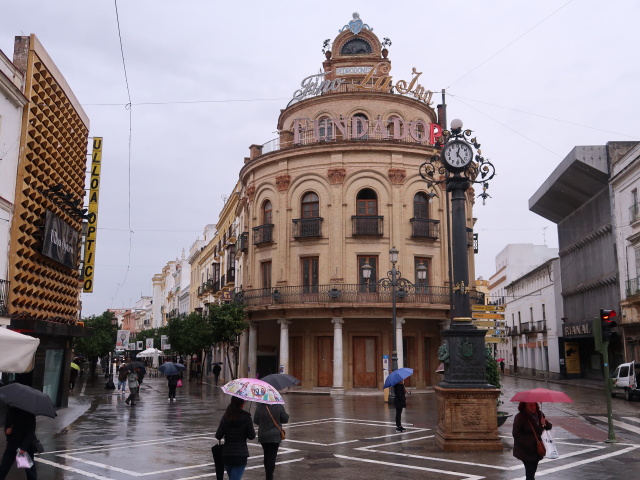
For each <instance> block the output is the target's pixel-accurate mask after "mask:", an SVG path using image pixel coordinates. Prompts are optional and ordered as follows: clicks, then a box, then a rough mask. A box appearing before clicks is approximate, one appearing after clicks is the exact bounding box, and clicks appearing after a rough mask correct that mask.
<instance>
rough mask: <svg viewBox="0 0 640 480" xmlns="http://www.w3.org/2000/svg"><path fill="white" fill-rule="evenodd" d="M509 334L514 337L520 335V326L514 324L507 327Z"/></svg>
mask: <svg viewBox="0 0 640 480" xmlns="http://www.w3.org/2000/svg"><path fill="white" fill-rule="evenodd" d="M507 335H509V336H512V337H515V336H516V335H518V326H517V325H514V326H513V327H507Z"/></svg>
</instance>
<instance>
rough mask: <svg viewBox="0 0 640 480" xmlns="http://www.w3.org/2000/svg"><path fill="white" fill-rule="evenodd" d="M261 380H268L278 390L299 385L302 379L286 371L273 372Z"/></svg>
mask: <svg viewBox="0 0 640 480" xmlns="http://www.w3.org/2000/svg"><path fill="white" fill-rule="evenodd" d="M260 380H262V381H263V382H267V383H268V384H269V385H271V386H272V387H274V388H275V389H276V390H283V389H285V388H287V387H293V386H294V385H298V384H299V383H300V380H298V379H297V378H296V377H294V376H291V375H287V374H286V373H272V374H271V375H267V376H266V377H262V378H261V379H260Z"/></svg>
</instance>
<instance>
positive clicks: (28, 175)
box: [8, 35, 89, 323]
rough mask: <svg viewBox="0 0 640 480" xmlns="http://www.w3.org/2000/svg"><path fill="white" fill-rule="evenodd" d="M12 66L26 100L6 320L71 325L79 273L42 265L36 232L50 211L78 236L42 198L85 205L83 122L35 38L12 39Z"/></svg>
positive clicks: (48, 263)
mask: <svg viewBox="0 0 640 480" xmlns="http://www.w3.org/2000/svg"><path fill="white" fill-rule="evenodd" d="M14 64H15V65H16V66H17V67H18V68H19V69H20V70H21V71H23V72H24V73H25V76H26V86H25V96H26V97H27V98H28V99H29V104H28V105H27V106H26V107H25V109H24V114H23V120H22V138H21V140H20V159H19V165H18V172H17V183H16V199H15V212H14V216H13V225H12V227H11V242H10V258H11V262H10V266H9V281H10V290H9V301H8V303H9V314H10V315H12V316H18V317H20V318H23V319H36V320H46V321H54V322H60V323H75V322H76V321H77V318H78V311H79V292H80V287H81V284H80V282H79V280H78V270H77V268H76V269H73V268H67V267H64V266H62V265H61V264H59V263H56V262H54V261H53V260H50V259H48V258H46V257H44V256H43V255H42V254H41V253H40V252H41V248H42V235H41V226H42V223H43V218H44V215H45V211H46V210H50V211H52V212H53V213H55V214H56V215H57V216H59V217H60V218H62V219H63V220H64V221H65V222H66V223H68V224H69V225H71V226H72V227H73V228H74V229H76V230H77V231H78V232H80V231H81V221H80V220H78V219H77V218H73V217H72V216H70V215H69V214H68V213H66V212H65V211H63V210H62V209H61V208H60V207H58V206H56V204H55V203H54V202H53V201H52V200H51V199H49V198H47V196H46V195H45V194H44V193H43V192H44V191H45V190H47V189H50V188H51V187H54V186H56V185H61V186H62V191H63V192H64V193H65V194H67V195H69V196H70V199H71V201H72V202H73V201H75V202H77V203H78V204H79V205H80V206H81V205H82V203H83V201H84V195H85V192H84V186H85V170H86V159H87V140H88V134H89V120H88V118H87V116H86V114H85V113H84V111H83V110H82V107H81V106H80V104H79V103H78V101H77V100H76V98H75V96H74V95H73V92H72V91H71V89H70V88H69V85H67V83H66V81H65V80H64V78H63V77H62V75H61V73H60V72H59V71H58V70H57V68H56V67H55V65H54V63H53V61H52V60H51V59H50V58H49V56H48V55H47V53H46V51H45V50H44V48H43V47H42V45H41V44H40V42H39V41H38V39H37V38H36V37H35V35H31V36H29V37H17V38H16V45H15V54H14Z"/></svg>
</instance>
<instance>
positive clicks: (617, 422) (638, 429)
mask: <svg viewBox="0 0 640 480" xmlns="http://www.w3.org/2000/svg"><path fill="white" fill-rule="evenodd" d="M591 418H595V419H596V420H600V421H601V422H604V423H609V420H608V419H607V417H591ZM613 424H614V425H615V426H616V427H620V428H623V429H625V430H629V431H630V432H634V433H640V427H636V426H634V425H629V424H628V423H624V422H621V421H620V420H613Z"/></svg>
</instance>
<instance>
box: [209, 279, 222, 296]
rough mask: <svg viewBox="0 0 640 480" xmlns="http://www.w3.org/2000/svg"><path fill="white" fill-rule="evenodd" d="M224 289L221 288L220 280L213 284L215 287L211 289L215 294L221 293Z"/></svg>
mask: <svg viewBox="0 0 640 480" xmlns="http://www.w3.org/2000/svg"><path fill="white" fill-rule="evenodd" d="M221 288H222V287H220V279H218V280H216V281H214V282H213V287H212V288H211V291H212V292H213V293H218V292H219V291H220V289H221Z"/></svg>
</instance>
